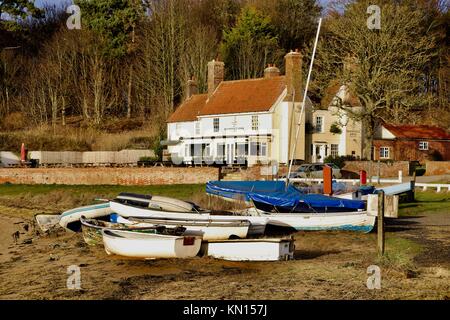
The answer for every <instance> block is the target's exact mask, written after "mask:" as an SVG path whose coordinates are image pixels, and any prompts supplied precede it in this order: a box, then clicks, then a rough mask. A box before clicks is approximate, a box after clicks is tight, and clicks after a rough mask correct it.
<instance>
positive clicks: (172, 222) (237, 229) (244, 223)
mask: <svg viewBox="0 0 450 320" xmlns="http://www.w3.org/2000/svg"><path fill="white" fill-rule="evenodd" d="M129 220H130V221H131V222H141V223H143V224H144V225H147V224H150V225H154V226H158V225H161V226H165V227H170V226H172V227H173V226H183V227H184V228H186V232H185V233H184V235H185V236H188V235H193V236H201V237H202V238H203V240H226V239H231V238H245V237H247V233H248V229H249V227H250V221H248V220H231V221H230V220H224V219H214V220H197V219H176V218H169V217H151V218H134V217H130V218H129Z"/></svg>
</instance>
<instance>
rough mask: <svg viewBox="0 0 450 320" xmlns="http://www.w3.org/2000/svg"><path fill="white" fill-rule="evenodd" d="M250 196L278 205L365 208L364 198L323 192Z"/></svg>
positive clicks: (262, 201) (254, 199)
mask: <svg viewBox="0 0 450 320" xmlns="http://www.w3.org/2000/svg"><path fill="white" fill-rule="evenodd" d="M249 197H250V198H251V199H252V200H253V201H255V202H259V203H263V204H266V205H271V206H276V207H287V208H299V207H305V206H307V207H312V208H328V209H330V210H332V208H345V209H352V210H356V209H364V208H365V204H364V201H362V200H350V199H341V198H334V197H329V196H325V195H322V194H304V193H300V192H293V191H291V192H274V193H271V194H261V193H250V194H249Z"/></svg>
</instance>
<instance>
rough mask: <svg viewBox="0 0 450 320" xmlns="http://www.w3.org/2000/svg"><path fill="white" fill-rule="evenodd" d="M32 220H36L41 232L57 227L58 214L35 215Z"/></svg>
mask: <svg viewBox="0 0 450 320" xmlns="http://www.w3.org/2000/svg"><path fill="white" fill-rule="evenodd" d="M34 218H35V219H36V223H37V225H38V227H39V229H41V230H42V231H43V232H47V231H49V230H51V229H53V228H55V227H59V219H60V215H59V214H37V215H35V217H34Z"/></svg>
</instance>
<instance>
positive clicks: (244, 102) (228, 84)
mask: <svg viewBox="0 0 450 320" xmlns="http://www.w3.org/2000/svg"><path fill="white" fill-rule="evenodd" d="M285 88H286V82H285V78H284V76H278V77H273V78H258V79H246V80H235V81H223V82H221V83H220V84H219V86H218V87H217V89H216V91H214V93H213V95H212V96H211V97H210V98H209V100H208V101H207V102H206V105H205V107H204V108H203V109H202V110H201V111H200V115H211V114H226V113H242V112H262V111H269V110H270V108H271V107H272V106H273V104H274V103H275V102H276V101H277V100H278V99H279V97H280V95H281V94H282V93H283V91H284V90H285Z"/></svg>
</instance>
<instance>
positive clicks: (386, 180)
mask: <svg viewBox="0 0 450 320" xmlns="http://www.w3.org/2000/svg"><path fill="white" fill-rule="evenodd" d="M280 180H283V181H286V179H285V178H282V179H280ZM333 180H334V181H337V182H344V183H351V184H352V185H357V184H359V183H360V179H333ZM289 181H291V182H317V183H322V182H323V179H322V178H291V179H289ZM367 182H368V183H378V184H380V183H402V182H403V172H402V171H401V170H400V171H399V172H398V178H396V179H395V178H379V177H377V176H373V177H368V178H367Z"/></svg>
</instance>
